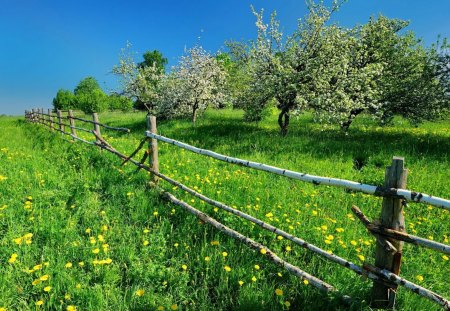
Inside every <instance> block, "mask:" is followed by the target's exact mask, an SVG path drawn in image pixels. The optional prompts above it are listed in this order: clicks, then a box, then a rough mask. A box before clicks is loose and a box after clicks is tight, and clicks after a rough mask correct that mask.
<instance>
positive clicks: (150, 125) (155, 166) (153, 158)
mask: <svg viewBox="0 0 450 311" xmlns="http://www.w3.org/2000/svg"><path fill="white" fill-rule="evenodd" d="M147 129H148V131H150V133H153V134H158V133H157V129H156V117H155V116H152V115H150V114H149V115H147ZM147 152H148V155H149V161H150V163H149V164H150V167H151V169H152V170H153V171H154V172H157V173H159V161H158V140H156V139H155V138H152V139H151V140H150V142H149V143H148V150H147ZM151 175H152V181H153V182H154V183H155V184H157V183H158V176H156V175H155V174H151Z"/></svg>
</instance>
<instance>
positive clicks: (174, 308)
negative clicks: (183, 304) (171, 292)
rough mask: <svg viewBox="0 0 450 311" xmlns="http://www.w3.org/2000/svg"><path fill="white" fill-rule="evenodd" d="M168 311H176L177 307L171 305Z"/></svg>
mask: <svg viewBox="0 0 450 311" xmlns="http://www.w3.org/2000/svg"><path fill="white" fill-rule="evenodd" d="M170 310H178V306H177V305H176V304H173V305H171V306H170Z"/></svg>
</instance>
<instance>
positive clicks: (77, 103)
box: [53, 77, 133, 113]
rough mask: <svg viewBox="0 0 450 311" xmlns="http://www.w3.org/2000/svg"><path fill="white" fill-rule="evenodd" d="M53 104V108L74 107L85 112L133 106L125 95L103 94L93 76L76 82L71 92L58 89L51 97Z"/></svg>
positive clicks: (123, 108) (130, 107) (124, 108)
mask: <svg viewBox="0 0 450 311" xmlns="http://www.w3.org/2000/svg"><path fill="white" fill-rule="evenodd" d="M53 106H54V107H55V109H60V110H67V109H76V110H82V111H84V112H86V113H92V112H103V111H105V110H123V111H127V110H131V109H132V108H133V101H132V100H131V99H129V98H127V97H125V96H121V95H117V94H111V95H107V94H105V92H103V90H102V89H101V88H100V86H99V84H98V82H97V80H96V79H95V78H93V77H87V78H85V79H83V80H81V81H80V83H78V85H77V86H76V87H75V89H74V91H73V92H72V91H69V90H64V89H60V90H59V91H58V92H57V93H56V97H55V98H54V99H53Z"/></svg>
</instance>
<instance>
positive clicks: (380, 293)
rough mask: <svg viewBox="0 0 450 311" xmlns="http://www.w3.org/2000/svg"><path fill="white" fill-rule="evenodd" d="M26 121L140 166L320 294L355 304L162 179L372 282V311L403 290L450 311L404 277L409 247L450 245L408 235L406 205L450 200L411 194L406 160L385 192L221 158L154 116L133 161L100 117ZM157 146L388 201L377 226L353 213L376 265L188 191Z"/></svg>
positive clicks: (396, 162) (449, 203)
mask: <svg viewBox="0 0 450 311" xmlns="http://www.w3.org/2000/svg"><path fill="white" fill-rule="evenodd" d="M64 113H67V115H63V114H64ZM25 117H26V120H27V121H30V122H33V123H39V124H42V125H45V126H47V127H48V128H49V129H50V130H51V131H57V132H60V133H62V134H64V135H67V136H70V137H71V138H72V139H73V140H78V141H81V142H83V143H87V144H90V145H95V146H98V147H100V148H102V149H104V150H107V151H109V152H110V153H112V154H115V155H116V156H118V157H119V158H121V159H122V160H123V162H122V165H123V164H125V163H126V162H131V163H133V164H134V165H136V166H138V169H144V170H146V171H148V172H150V173H151V176H152V181H153V184H154V185H155V187H157V189H159V190H160V191H161V192H162V195H163V196H164V197H165V198H166V199H168V200H169V201H171V202H172V203H174V204H175V205H177V206H180V207H182V208H184V209H185V210H186V211H188V212H190V213H192V214H194V215H195V216H197V217H198V218H200V219H201V220H202V221H203V222H205V223H208V224H210V225H212V226H213V227H215V228H216V229H218V230H219V231H221V232H223V233H225V234H227V235H228V236H231V237H233V238H235V239H237V240H239V241H241V242H243V243H244V244H246V245H247V246H249V247H250V248H253V249H255V250H257V251H258V252H260V253H261V254H264V256H265V257H266V258H267V259H268V260H270V261H272V262H274V263H276V264H278V265H280V266H282V267H284V268H285V269H286V270H287V271H288V272H290V273H292V274H294V275H296V276H297V277H300V278H302V279H306V280H308V282H309V283H310V284H311V285H313V286H315V287H316V288H318V289H319V290H321V291H324V292H327V293H334V294H338V295H339V296H340V297H341V298H342V299H343V301H344V302H346V303H350V302H351V301H352V299H351V298H350V297H348V296H346V295H343V294H341V293H339V292H338V291H337V289H336V288H335V287H333V286H332V285H330V284H328V283H326V282H325V281H323V280H320V279H319V278H317V277H315V276H313V275H311V274H309V273H307V272H305V271H303V270H301V269H300V268H299V267H297V266H294V265H292V264H290V263H288V262H286V261H285V260H283V259H282V258H280V257H279V256H278V255H277V254H275V253H274V252H272V251H271V250H270V249H269V248H268V247H266V246H264V245H262V244H260V243H258V242H256V241H254V240H253V239H251V238H249V237H247V236H244V235H243V234H241V233H239V232H237V231H235V230H233V229H231V228H229V227H227V226H225V225H224V224H222V223H220V222H218V221H217V220H215V219H213V218H211V217H210V216H208V215H207V214H205V213H203V212H201V211H199V210H197V209H196V208H194V207H192V206H191V205H189V204H188V203H186V202H183V201H181V200H179V199H177V198H176V197H175V196H173V195H172V194H170V193H169V192H166V191H164V190H162V189H161V188H159V187H158V181H159V179H162V180H164V181H166V182H168V183H170V184H172V185H174V186H177V187H179V188H180V189H182V190H184V191H185V192H187V193H189V194H191V195H193V196H195V197H197V198H198V199H200V200H202V201H204V202H206V203H208V204H210V205H212V206H215V207H217V208H221V209H223V210H225V211H227V212H229V213H232V214H234V215H236V216H238V217H241V218H244V219H246V220H248V221H250V222H253V223H254V224H256V225H258V226H260V227H261V228H263V229H265V230H268V231H270V232H273V233H275V234H278V235H280V236H282V237H284V238H285V239H288V240H290V241H292V242H294V243H296V244H297V245H299V246H301V247H303V248H305V249H307V250H309V251H312V252H314V253H316V254H317V255H320V256H322V257H324V258H325V259H327V260H329V261H331V262H333V263H336V264H338V265H340V266H342V267H345V268H347V269H350V270H352V271H353V272H355V273H356V274H358V275H361V276H363V277H364V278H369V279H371V280H373V288H372V296H371V299H370V300H371V304H372V307H375V308H393V307H394V304H395V299H396V294H397V290H398V287H399V286H403V287H405V288H406V289H408V290H410V291H412V292H414V293H416V294H418V295H420V296H422V297H425V298H427V299H429V300H431V301H433V302H435V303H437V304H438V305H440V306H441V307H443V308H444V309H446V310H450V301H449V300H447V299H446V298H444V297H443V296H441V295H439V294H437V293H434V292H433V291H431V290H429V289H426V288H424V287H421V286H420V285H418V284H415V283H413V282H411V281H408V280H406V279H404V278H402V277H400V276H399V274H400V266H401V258H402V248H403V243H404V242H406V243H411V244H414V245H417V246H421V247H426V248H430V249H432V250H434V251H438V252H441V253H444V254H450V246H449V245H446V244H442V243H438V242H435V241H432V240H429V239H424V238H421V237H418V236H414V235H410V234H407V233H406V231H405V220H404V217H403V213H402V211H403V207H404V206H405V205H406V203H407V202H411V203H419V202H420V203H426V204H429V205H433V206H436V207H439V208H442V209H445V210H448V211H450V200H447V199H443V198H439V197H435V196H431V195H428V194H424V193H419V192H414V191H410V190H406V180H407V175H408V171H407V170H406V169H405V168H404V159H403V158H401V157H394V158H393V160H392V164H391V166H389V167H387V168H386V173H385V182H384V185H383V186H381V187H380V186H374V185H367V184H362V183H358V182H354V181H349V180H344V179H338V178H329V177H321V176H314V175H309V174H305V173H299V172H295V171H290V170H286V169H282V168H278V167H274V166H270V165H266V164H263V163H256V162H252V161H248V160H243V159H238V158H233V157H229V156H225V155H221V154H218V153H215V152H213V151H210V150H205V149H200V148H197V147H194V146H191V145H188V144H186V143H183V142H180V141H177V140H174V139H171V138H167V137H164V136H161V135H158V134H157V128H156V118H155V117H154V116H147V128H148V130H147V131H146V132H145V136H144V137H143V139H142V141H141V142H140V144H139V145H138V147H137V149H136V150H135V151H134V152H133V153H132V154H131V155H130V156H126V155H124V154H122V153H120V152H119V151H117V150H116V149H115V148H114V147H112V146H111V145H110V144H109V143H108V142H107V141H105V140H104V139H103V137H102V135H101V131H100V128H101V127H103V128H106V129H110V130H116V131H125V132H129V130H128V129H126V128H120V127H113V126H108V125H106V124H102V123H100V122H99V119H98V115H97V114H96V113H94V114H93V115H92V120H87V119H82V118H79V117H75V116H74V114H73V112H72V111H71V110H69V111H59V110H58V111H56V115H55V114H54V113H53V111H51V110H50V109H49V110H48V112H47V113H44V111H43V109H33V110H31V111H25ZM75 121H78V122H83V123H85V124H90V125H91V126H93V128H92V129H86V128H83V127H78V126H76V125H75ZM67 122H68V123H67ZM66 129H70V132H68V131H66ZM77 131H83V132H87V133H91V134H93V136H94V138H95V140H94V141H87V140H85V139H83V138H80V137H78V136H77ZM158 141H162V142H165V143H168V144H171V145H173V146H175V147H178V148H182V149H185V150H188V151H191V152H193V153H197V154H200V155H204V156H207V157H211V158H214V159H217V160H220V161H225V162H227V163H230V164H236V165H240V166H245V167H248V168H252V169H256V170H261V171H266V172H269V173H273V174H278V175H282V176H285V177H288V178H292V179H297V180H300V181H304V182H309V183H313V184H315V185H328V186H335V187H341V188H345V189H348V190H352V191H356V192H363V193H366V194H370V195H374V196H379V197H383V203H382V207H381V215H380V219H379V220H378V221H376V222H371V221H370V220H369V219H368V218H367V217H366V216H365V215H364V213H363V212H362V211H361V210H360V209H359V208H358V207H357V206H353V207H352V211H353V213H354V214H355V215H356V216H357V218H358V219H359V220H360V221H361V223H362V224H363V225H364V226H365V227H366V228H367V230H368V231H369V233H371V234H372V235H373V236H374V237H375V238H376V240H377V243H376V250H375V265H370V264H368V263H364V264H363V265H362V266H358V265H356V264H355V263H353V262H351V261H349V260H346V259H344V258H341V257H339V256H337V255H335V254H330V253H328V252H327V251H325V250H323V249H321V248H319V247H317V246H315V245H313V244H311V243H308V242H306V241H304V240H303V239H301V238H299V237H295V236H293V235H291V234H290V233H288V232H286V231H283V230H281V229H279V228H277V227H275V226H273V225H271V224H269V223H266V222H264V221H262V220H260V219H257V218H255V217H253V216H251V215H248V214H246V213H244V212H242V211H239V210H237V209H235V208H232V207H230V206H229V205H226V204H224V203H222V202H219V201H216V200H213V199H211V198H208V197H206V196H205V195H203V194H201V193H199V192H197V191H195V190H193V189H191V188H189V187H188V186H186V185H184V184H182V183H180V182H178V181H176V180H173V179H172V178H170V177H168V176H166V175H164V174H162V173H160V172H159V160H158ZM146 143H148V147H147V148H148V149H147V150H146V152H145V153H144V156H143V158H142V159H141V160H140V161H137V160H135V159H133V157H134V156H135V155H136V154H137V153H138V152H139V150H141V149H142V148H144V147H145V144H146ZM147 159H149V164H148V165H146V164H145V163H146V161H147Z"/></svg>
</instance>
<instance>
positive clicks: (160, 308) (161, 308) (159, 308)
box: [156, 306, 165, 311]
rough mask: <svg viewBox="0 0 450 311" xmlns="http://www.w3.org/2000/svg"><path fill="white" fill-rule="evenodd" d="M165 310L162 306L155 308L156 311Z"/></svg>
mask: <svg viewBox="0 0 450 311" xmlns="http://www.w3.org/2000/svg"><path fill="white" fill-rule="evenodd" d="M164 309H165V308H164V307H163V306H159V307H158V308H156V310H158V311H163V310H164Z"/></svg>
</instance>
